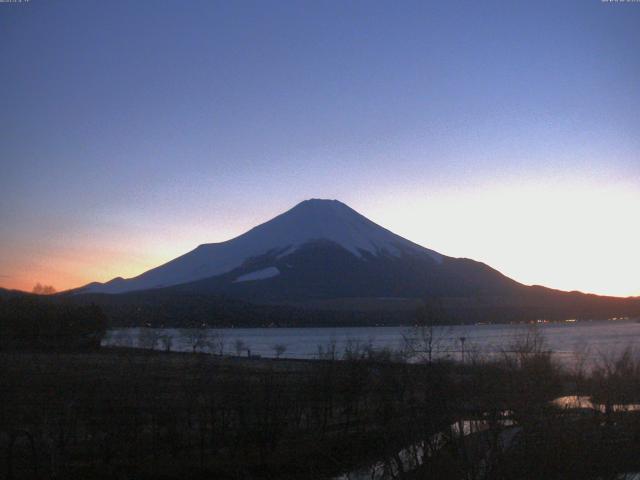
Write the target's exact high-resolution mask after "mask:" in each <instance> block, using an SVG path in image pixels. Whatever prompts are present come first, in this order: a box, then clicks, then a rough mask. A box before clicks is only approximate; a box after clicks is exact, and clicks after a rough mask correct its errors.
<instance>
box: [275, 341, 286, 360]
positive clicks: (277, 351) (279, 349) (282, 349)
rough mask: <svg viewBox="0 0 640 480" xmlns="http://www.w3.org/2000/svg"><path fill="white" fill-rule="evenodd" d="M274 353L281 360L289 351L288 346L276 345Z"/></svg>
mask: <svg viewBox="0 0 640 480" xmlns="http://www.w3.org/2000/svg"><path fill="white" fill-rule="evenodd" d="M273 351H274V352H275V354H276V358H280V357H281V356H282V354H283V353H284V352H286V351H287V346H286V345H284V344H282V343H276V344H275V345H274V346H273Z"/></svg>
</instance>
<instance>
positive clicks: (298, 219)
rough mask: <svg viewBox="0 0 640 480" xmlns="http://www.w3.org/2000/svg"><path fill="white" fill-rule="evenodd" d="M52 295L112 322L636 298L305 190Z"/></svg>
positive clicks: (582, 307) (352, 319)
mask: <svg viewBox="0 0 640 480" xmlns="http://www.w3.org/2000/svg"><path fill="white" fill-rule="evenodd" d="M114 294H115V295H114ZM61 297H64V298H63V299H61V300H63V301H71V302H75V303H78V302H79V303H86V302H96V303H98V304H100V305H102V306H103V307H104V308H105V309H106V311H107V313H108V314H109V316H110V318H111V319H112V321H114V322H116V323H120V324H129V323H130V322H133V323H134V324H148V323H151V324H154V325H176V326H180V325H197V324H204V323H206V324H212V325H246V326H256V325H271V324H277V325H289V326H294V325H329V324H333V325H335V324H353V325H363V324H390V323H410V322H412V321H413V313H414V311H415V308H416V305H418V304H420V303H421V302H422V301H423V300H424V299H426V298H437V299H438V302H441V304H442V305H443V307H444V308H445V309H446V310H447V312H448V315H449V320H448V321H452V322H457V323H466V322H476V321H481V322H496V321H497V322H504V321H522V320H535V319H540V318H548V319H566V318H576V317H577V318H607V317H613V316H636V315H640V299H638V298H636V299H623V298H613V297H599V296H597V295H585V294H582V293H579V292H562V291H558V290H552V289H547V288H544V287H537V286H533V287H529V286H525V285H522V284H520V283H518V282H516V281H514V280H512V279H510V278H508V277H506V276H504V275H502V274H501V273H500V272H498V271H497V270H494V269H493V268H491V267H489V266H488V265H485V264H483V263H480V262H476V261H473V260H470V259H465V258H452V257H447V256H445V255H441V254H439V253H437V252H434V251H433V250H429V249H427V248H424V247H422V246H420V245H417V244H415V243H412V242H410V241H408V240H406V239H404V238H402V237H400V236H398V235H396V234H394V233H392V232H390V231H389V230H387V229H385V228H383V227H380V226H379V225H376V224H375V223H373V222H371V221H370V220H368V219H367V218H365V217H364V216H362V215H360V214H359V213H357V212H355V211H354V210H352V209H351V208H349V207H348V206H346V205H345V204H343V203H340V202H338V201H335V200H307V201H304V202H302V203H300V204H298V205H297V206H295V207H294V208H292V209H291V210H289V211H287V212H285V213H283V214H282V215H279V216H277V217H275V218H274V219H272V220H270V221H268V222H266V223H263V224H262V225H259V226H257V227H255V228H253V229H251V230H249V231H248V232H246V233H245V234H243V235H240V236H239V237H236V238H234V239H232V240H229V241H227V242H222V243H213V244H205V245H201V246H199V247H198V248H196V249H195V250H193V251H191V252H189V253H187V254H185V255H182V256H181V257H178V258H176V259H174V260H172V261H170V262H168V263H166V264H164V265H161V266H159V267H157V268H154V269H152V270H149V271H148V272H145V273H143V274H142V275H139V276H138V277H135V278H132V279H128V280H125V279H121V278H118V279H114V280H112V281H110V282H107V283H105V284H100V283H93V284H90V285H87V286H85V287H83V288H81V289H78V290H75V291H72V292H67V294H63V295H62V296H61Z"/></svg>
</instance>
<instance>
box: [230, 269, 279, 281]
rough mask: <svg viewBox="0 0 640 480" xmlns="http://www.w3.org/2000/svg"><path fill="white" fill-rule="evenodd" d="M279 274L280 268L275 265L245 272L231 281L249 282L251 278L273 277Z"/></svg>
mask: <svg viewBox="0 0 640 480" xmlns="http://www.w3.org/2000/svg"><path fill="white" fill-rule="evenodd" d="M276 275H280V270H278V268H277V267H267V268H263V269H262V270H256V271H255V272H251V273H245V274H244V275H240V276H239V277H238V278H236V279H235V280H234V281H233V283H238V282H250V281H252V280H264V279H265V278H271V277H275V276H276Z"/></svg>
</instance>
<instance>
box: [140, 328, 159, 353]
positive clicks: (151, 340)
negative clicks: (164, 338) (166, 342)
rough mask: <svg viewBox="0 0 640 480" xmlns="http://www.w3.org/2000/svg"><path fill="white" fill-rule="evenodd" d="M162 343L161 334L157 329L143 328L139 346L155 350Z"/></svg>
mask: <svg viewBox="0 0 640 480" xmlns="http://www.w3.org/2000/svg"><path fill="white" fill-rule="evenodd" d="M159 341H160V332H158V330H156V329H155V328H143V329H141V330H140V333H139V334H138V346H139V347H142V348H148V349H149V350H155V348H156V345H157V344H158V342H159Z"/></svg>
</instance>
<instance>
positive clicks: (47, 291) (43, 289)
mask: <svg viewBox="0 0 640 480" xmlns="http://www.w3.org/2000/svg"><path fill="white" fill-rule="evenodd" d="M32 292H33V293H35V294H36V295H53V294H54V293H56V289H55V288H54V287H53V285H42V284H41V283H40V282H38V283H36V284H35V285H34V287H33V290H32Z"/></svg>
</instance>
